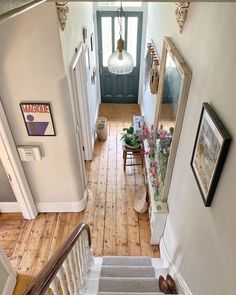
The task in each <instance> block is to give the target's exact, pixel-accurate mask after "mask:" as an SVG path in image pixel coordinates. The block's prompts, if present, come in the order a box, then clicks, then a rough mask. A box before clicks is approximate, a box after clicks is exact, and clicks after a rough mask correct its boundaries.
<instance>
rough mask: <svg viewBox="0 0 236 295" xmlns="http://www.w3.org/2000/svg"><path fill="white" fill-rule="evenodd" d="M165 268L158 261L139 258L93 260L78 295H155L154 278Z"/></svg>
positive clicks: (164, 272)
mask: <svg viewBox="0 0 236 295" xmlns="http://www.w3.org/2000/svg"><path fill="white" fill-rule="evenodd" d="M167 274H168V269H167V268H164V267H163V261H162V259H158V258H150V257H141V256H104V257H101V258H99V257H95V258H94V265H93V266H91V267H90V270H89V272H88V274H87V279H86V282H85V286H84V288H83V291H82V292H81V293H82V294H86V295H95V294H97V295H141V294H143V295H158V294H163V293H162V292H161V291H160V289H159V284H158V278H159V276H160V275H163V276H164V277H166V275H167Z"/></svg>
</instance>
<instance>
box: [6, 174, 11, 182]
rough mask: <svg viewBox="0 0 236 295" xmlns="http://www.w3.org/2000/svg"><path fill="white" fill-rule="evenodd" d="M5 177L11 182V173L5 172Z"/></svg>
mask: <svg viewBox="0 0 236 295" xmlns="http://www.w3.org/2000/svg"><path fill="white" fill-rule="evenodd" d="M7 178H8V180H9V181H10V182H12V178H11V175H10V174H7Z"/></svg>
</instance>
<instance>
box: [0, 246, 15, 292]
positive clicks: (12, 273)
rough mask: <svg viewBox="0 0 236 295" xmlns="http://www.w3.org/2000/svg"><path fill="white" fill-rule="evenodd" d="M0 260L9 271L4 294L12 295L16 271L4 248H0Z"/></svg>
mask: <svg viewBox="0 0 236 295" xmlns="http://www.w3.org/2000/svg"><path fill="white" fill-rule="evenodd" d="M0 262H1V264H2V265H3V267H4V268H5V271H6V272H7V273H8V278H7V280H6V283H5V286H4V289H3V293H2V295H11V294H12V293H13V290H14V288H15V284H16V273H15V271H14V269H13V267H12V265H11V263H10V262H9V260H8V258H7V257H6V255H5V253H4V251H3V250H2V249H0Z"/></svg>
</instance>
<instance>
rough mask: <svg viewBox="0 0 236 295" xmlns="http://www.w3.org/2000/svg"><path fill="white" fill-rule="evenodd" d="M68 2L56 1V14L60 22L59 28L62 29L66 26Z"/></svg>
mask: <svg viewBox="0 0 236 295" xmlns="http://www.w3.org/2000/svg"><path fill="white" fill-rule="evenodd" d="M68 3H69V1H68V2H62V1H57V2H56V8H57V15H58V18H59V21H60V24H61V29H62V31H64V29H65V27H66V21H67V14H68V13H69V7H68Z"/></svg>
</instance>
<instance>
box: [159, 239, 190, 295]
mask: <svg viewBox="0 0 236 295" xmlns="http://www.w3.org/2000/svg"><path fill="white" fill-rule="evenodd" d="M160 252H161V258H162V259H163V262H164V267H167V268H169V272H170V274H171V275H172V276H173V277H174V279H175V281H176V285H177V287H178V289H180V290H179V291H182V293H183V294H185V295H193V294H192V292H191V291H190V289H189V287H188V285H187V284H186V282H185V280H184V278H183V276H182V275H181V273H180V272H179V271H178V269H177V268H176V266H175V265H174V264H173V262H172V261H171V258H170V255H169V252H168V250H167V248H166V245H165V243H164V239H163V237H162V238H161V240H160ZM182 293H181V294H182Z"/></svg>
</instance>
